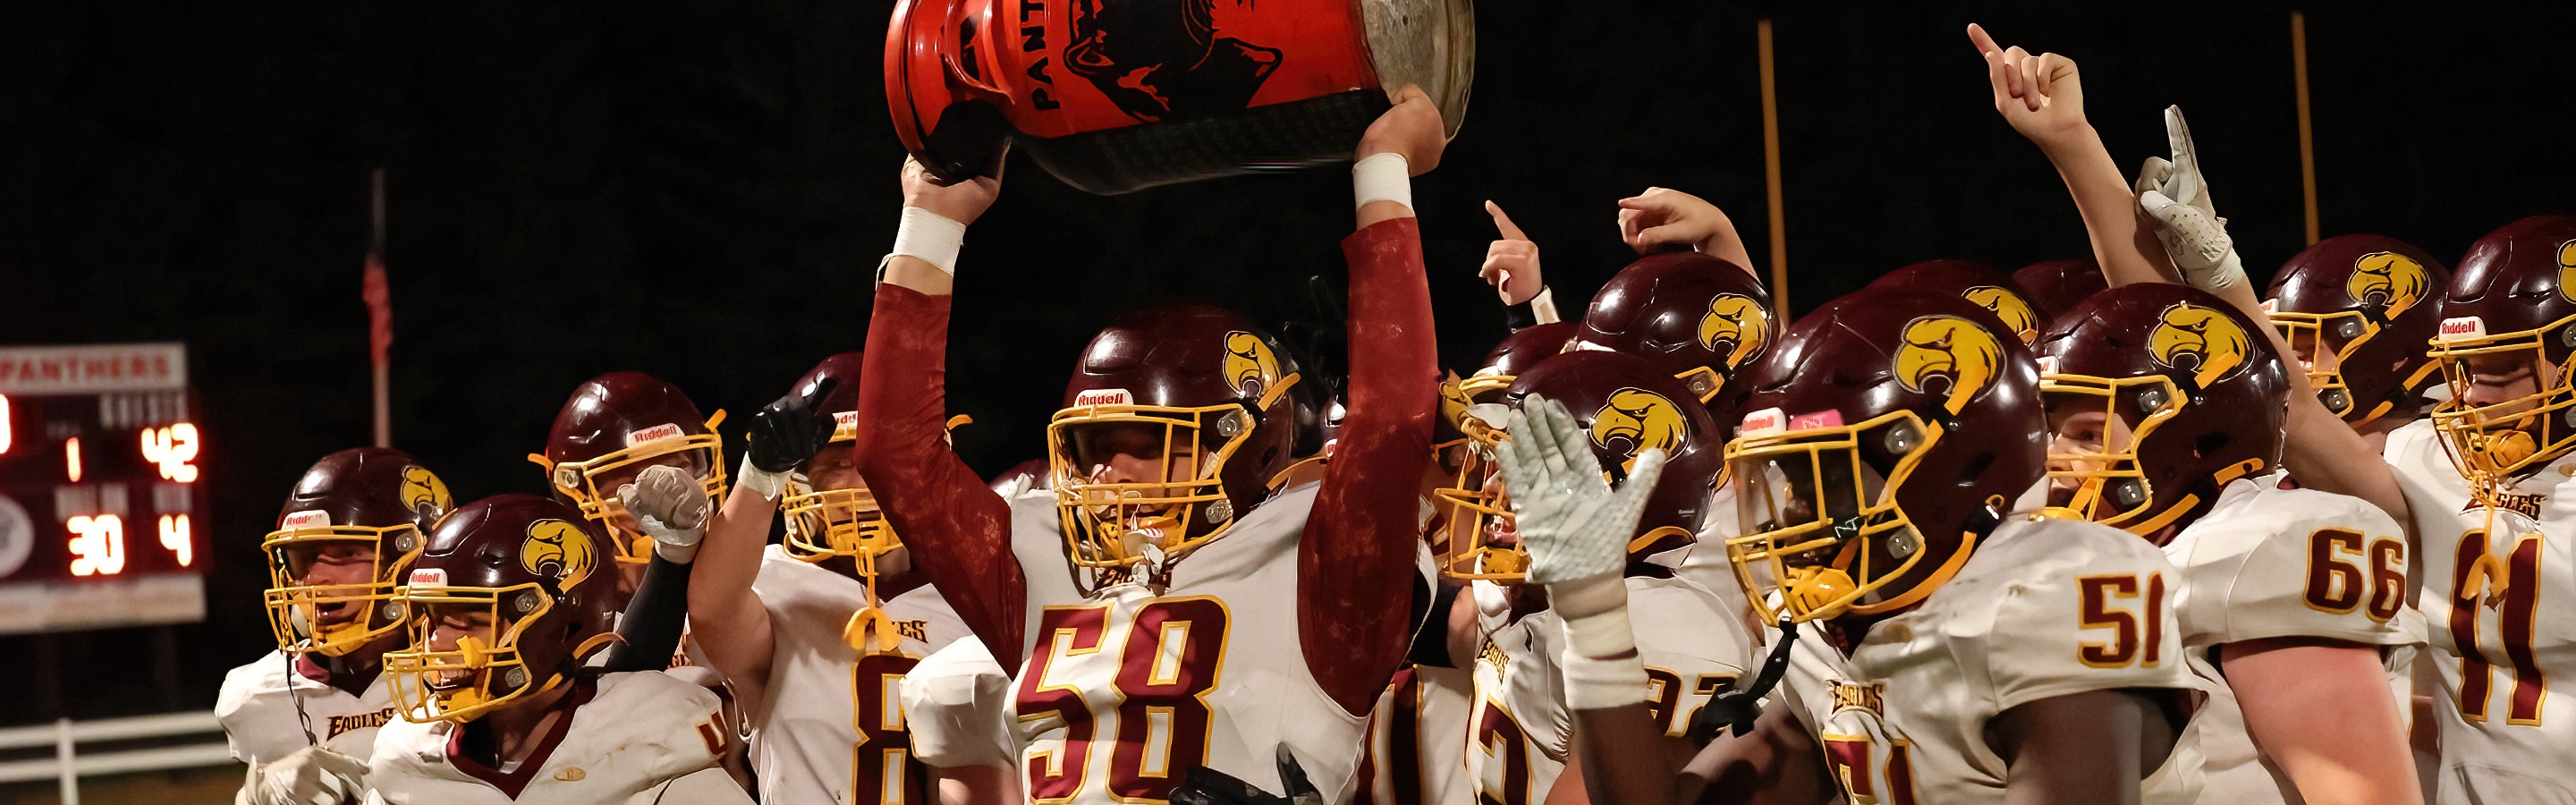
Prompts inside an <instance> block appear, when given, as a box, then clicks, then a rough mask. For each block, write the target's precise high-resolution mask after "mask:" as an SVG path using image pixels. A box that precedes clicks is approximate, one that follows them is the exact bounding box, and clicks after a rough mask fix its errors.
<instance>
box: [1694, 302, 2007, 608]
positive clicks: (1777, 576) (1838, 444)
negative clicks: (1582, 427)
mask: <svg viewBox="0 0 2576 805" xmlns="http://www.w3.org/2000/svg"><path fill="white" fill-rule="evenodd" d="M2000 327H2001V325H2000V324H1998V323H1997V322H1996V320H1995V318H1994V316H1993V315H1992V314H1991V313H1989V312H1987V311H1986V310H1985V309H1984V308H1981V307H1978V306H1976V305H1974V304H1971V303H1969V302H1967V301H1964V300H1961V299H1959V298H1956V297H1954V296H1950V295H1947V294H1927V293H1919V292H1889V291H1885V290H1864V291H1862V292H1860V293H1857V294H1853V295H1851V296H1846V297H1843V298H1841V299H1838V300H1835V301H1834V302H1832V303H1830V304H1827V305H1826V306H1824V307H1823V308H1821V309H1819V310H1817V311H1816V312H1814V313H1811V314H1808V315H1807V316H1806V317H1805V318H1801V319H1799V320H1798V323H1797V324H1796V325H1795V326H1794V327H1792V328H1790V330H1789V333H1788V335H1787V336H1786V337H1784V338H1782V339H1780V341H1779V342H1778V343H1777V344H1776V345H1775V346H1774V348H1773V349H1772V350H1771V352H1770V354H1768V355H1765V356H1763V358H1762V359H1761V360H1760V361H1758V362H1756V363H1755V364H1754V365H1753V366H1752V367H1750V368H1749V369H1748V370H1747V371H1745V372H1744V373H1743V374H1741V375H1739V380H1740V381H1741V382H1743V383H1745V384H1746V385H1747V390H1748V393H1747V395H1746V397H1745V398H1744V400H1743V403H1742V404H1743V408H1744V410H1745V412H1746V413H1745V414H1744V417H1743V425H1742V427H1741V428H1740V429H1739V430H1738V431H1737V435H1736V437H1735V439H1734V441H1732V442H1729V443H1728V444H1727V448H1726V456H1727V461H1728V463H1729V464H1730V467H1729V473H1730V474H1731V475H1732V476H1733V477H1734V479H1735V484H1736V500H1737V508H1738V513H1739V515H1740V517H1741V518H1742V521H1741V525H1742V528H1741V531H1740V532H1739V533H1740V536H1736V537H1733V538H1730V539H1728V540H1727V542H1726V548H1727V555H1728V559H1729V560H1730V561H1732V562H1733V563H1734V565H1735V568H1736V574H1737V576H1738V578H1739V579H1740V580H1742V581H1743V583H1744V586H1745V589H1746V591H1747V593H1748V597H1749V598H1750V599H1751V600H1752V601H1753V603H1754V606H1756V607H1757V608H1759V609H1760V610H1761V613H1760V614H1761V615H1762V617H1763V619H1764V620H1766V621H1767V620H1773V619H1776V618H1777V617H1779V615H1780V614H1781V613H1780V611H1779V609H1780V608H1775V606H1774V605H1773V604H1772V603H1771V602H1770V601H1769V600H1768V598H1769V596H1770V594H1771V593H1772V591H1773V590H1774V589H1777V590H1779V591H1780V593H1781V596H1780V599H1781V604H1782V605H1784V608H1785V610H1786V612H1787V614H1789V615H1791V616H1793V617H1795V618H1796V619H1798V620H1801V621H1805V620H1816V619H1831V618H1836V617H1840V616H1842V615H1843V614H1846V613H1848V614H1853V615H1878V614H1885V613H1893V612H1898V611H1902V610H1903V609H1905V608H1908V607H1911V606H1913V605H1914V604H1916V603H1917V602H1920V601H1922V600H1923V598H1924V596H1927V595H1930V594H1931V593H1932V591H1933V590H1934V589H1936V588H1938V587H1939V586H1940V585H1941V584H1942V583H1944V582H1946V581H1948V580H1949V578H1950V577H1951V576H1952V575H1953V574H1956V573H1957V572H1958V570H1959V568H1960V566H1962V565H1964V564H1966V563H1967V560H1968V555H1969V553H1970V552H1971V551H1972V550H1974V548H1975V546H1976V544H1977V542H1978V540H1979V539H1980V538H1982V536H1983V535H1984V534H1986V533H1988V532H1989V531H1991V530H1992V529H1993V527H1994V526H1995V524H1996V523H1998V522H1999V521H2000V518H2001V517H2002V515H2003V514H2005V513H2007V512H2009V511H2012V510H2013V508H2014V507H2015V504H2016V501H2017V500H2018V499H2019V498H2020V497H2021V496H2022V495H2023V494H2025V493H2027V492H2029V491H2030V490H2031V489H2032V488H2033V487H2035V486H2036V485H2037V484H2038V483H2039V482H2040V480H2041V479H2043V478H2045V477H2046V475H2047V462H2048V443H2047V434H2046V429H2047V419H2046V417H2045V415H2044V413H2043V412H2042V410H2041V408H2040V399H2039V368H2038V365H2037V363H2036V362H2034V361H2033V360H2032V358H2031V355H2030V352H2029V350H2027V349H2023V348H2020V347H2019V346H2018V345H2019V343H2020V342H2019V341H2017V340H2015V339H2014V337H2013V335H2012V334H2010V333H2006V332H2002V331H2001V329H2000Z"/></svg>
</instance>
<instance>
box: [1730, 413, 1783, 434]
mask: <svg viewBox="0 0 2576 805" xmlns="http://www.w3.org/2000/svg"><path fill="white" fill-rule="evenodd" d="M1788 429H1789V415H1788V414H1785V413H1782V412H1781V411H1780V409H1778V408H1764V409H1762V410H1760V411H1755V412H1753V413H1750V414H1745V415H1744V426H1743V427H1739V428H1736V429H1735V432H1736V435H1738V436H1770V435H1772V434H1776V433H1780V432H1782V431H1785V430H1788Z"/></svg>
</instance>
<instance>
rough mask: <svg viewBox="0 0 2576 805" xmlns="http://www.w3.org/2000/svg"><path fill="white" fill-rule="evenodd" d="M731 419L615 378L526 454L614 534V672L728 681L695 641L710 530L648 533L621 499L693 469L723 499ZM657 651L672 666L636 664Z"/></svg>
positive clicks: (583, 393) (559, 418)
mask: <svg viewBox="0 0 2576 805" xmlns="http://www.w3.org/2000/svg"><path fill="white" fill-rule="evenodd" d="M724 418H725V415H724V412H723V411H717V412H716V413H715V415H714V416H709V417H700V416H699V415H698V406H697V404H696V403H692V402H690V401H689V397H688V395H686V394H682V393H681V392H680V389H679V387H677V386H673V385H671V384H670V383H668V382H664V381H663V380H662V379H661V378H657V377H654V376H652V375H648V374H645V373H643V372H611V373H609V374H604V375H600V376H598V377H594V378H591V379H590V380H588V381H584V382H583V383H582V384H581V385H579V386H576V387H574V388H573V392H572V397H571V398H570V399H568V400H565V401H564V405H563V409H562V410H560V411H558V412H557V413H556V414H555V422H554V426H553V427H552V428H551V429H549V430H548V432H547V434H546V452H545V453H544V454H543V455H538V454H530V455H529V456H528V460H529V461H532V462H535V463H536V464H537V466H540V467H544V468H545V470H546V486H547V487H548V488H549V489H550V490H552V492H553V493H554V497H555V499H557V500H561V501H564V502H566V503H569V504H572V505H573V506H574V507H575V508H577V509H579V510H580V511H581V513H582V516H583V517H585V518H588V519H589V520H590V521H591V522H593V523H596V524H598V526H599V528H600V530H601V533H603V534H607V535H609V544H610V546H611V548H612V556H613V558H614V559H615V560H616V562H615V568H616V571H617V572H616V574H615V579H614V580H615V581H616V582H617V589H616V592H615V593H614V595H616V596H617V598H616V600H615V601H613V602H612V608H614V609H616V610H618V611H620V612H621V615H620V617H619V619H618V625H617V628H618V633H619V637H620V640H621V642H620V644H619V645H618V646H617V647H616V649H614V650H613V651H612V652H610V653H609V654H607V655H604V656H605V657H606V658H607V659H609V660H612V661H615V662H616V663H617V666H616V668H615V670H621V671H626V670H637V669H638V668H641V667H653V668H668V669H670V670H671V671H672V672H673V673H674V674H678V675H679V676H680V677H681V678H682V679H686V680H688V681H691V682H695V683H698V684H700V685H704V686H707V687H710V688H713V687H718V686H719V685H721V684H722V682H721V680H720V679H719V678H718V676H717V675H716V674H715V673H713V672H710V671H708V670H706V669H705V668H703V667H701V666H704V665H705V664H706V663H705V661H704V660H703V659H701V658H699V657H696V656H694V654H695V653H696V652H697V646H696V643H695V642H694V641H692V640H690V639H689V638H688V637H687V632H688V607H689V602H688V598H689V585H690V582H689V574H690V571H691V570H692V569H693V568H694V567H695V565H694V559H695V558H696V556H697V550H698V540H700V539H701V538H703V537H704V536H705V532H704V529H703V528H697V529H690V528H659V529H648V528H646V527H645V525H644V523H642V522H640V521H639V520H637V519H636V517H635V514H634V513H633V512H631V511H628V510H627V507H626V504H625V502H624V501H623V500H622V499H621V497H620V495H621V493H622V492H623V491H624V490H626V489H629V488H632V487H634V486H635V483H636V481H637V480H638V479H639V478H640V477H642V475H643V472H644V471H645V470H647V469H650V468H652V467H657V466H667V467H673V468H676V469H678V470H680V471H681V472H683V473H685V480H687V481H688V483H689V484H690V485H691V486H692V488H695V489H697V490H699V492H700V494H701V495H703V496H704V497H705V498H706V500H708V501H717V500H722V499H724V494H725V481H726V479H725V472H724V440H723V438H722V437H721V436H719V435H717V433H716V430H715V428H716V426H717V425H719V424H721V423H723V422H724ZM654 652H659V654H660V656H663V657H668V658H669V659H668V661H667V662H662V663H656V664H651V665H636V664H635V663H636V662H638V661H637V660H634V659H633V658H634V657H636V656H639V655H645V654H652V653H654ZM719 693H720V695H722V693H721V691H720V692H719ZM736 748H737V749H738V748H740V747H739V746H737V747H736ZM738 760H739V758H736V759H735V761H736V762H737V763H736V764H737V765H738Z"/></svg>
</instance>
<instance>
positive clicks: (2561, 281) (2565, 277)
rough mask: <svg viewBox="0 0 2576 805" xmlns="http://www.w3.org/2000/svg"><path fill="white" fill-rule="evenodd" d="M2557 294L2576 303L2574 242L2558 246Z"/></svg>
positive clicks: (2575, 242) (2575, 254) (2575, 255)
mask: <svg viewBox="0 0 2576 805" xmlns="http://www.w3.org/2000/svg"><path fill="white" fill-rule="evenodd" d="M2558 293H2559V295H2561V296H2565V297H2567V298H2568V299H2569V300H2571V301H2576V240H2571V241H2568V242H2566V243H2561V244H2558Z"/></svg>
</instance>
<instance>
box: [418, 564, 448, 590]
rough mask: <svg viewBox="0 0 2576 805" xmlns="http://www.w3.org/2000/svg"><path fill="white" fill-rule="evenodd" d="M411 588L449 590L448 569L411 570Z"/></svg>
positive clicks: (423, 568)
mask: <svg viewBox="0 0 2576 805" xmlns="http://www.w3.org/2000/svg"><path fill="white" fill-rule="evenodd" d="M409 583H410V584H411V586H413V587H418V588H422V589H428V590H444V589H447V569H446V568H440V567H416V568H412V569H411V580H410V582H409Z"/></svg>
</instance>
